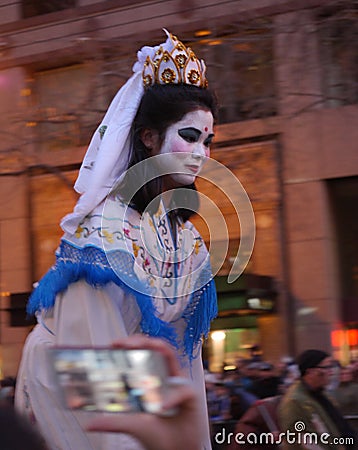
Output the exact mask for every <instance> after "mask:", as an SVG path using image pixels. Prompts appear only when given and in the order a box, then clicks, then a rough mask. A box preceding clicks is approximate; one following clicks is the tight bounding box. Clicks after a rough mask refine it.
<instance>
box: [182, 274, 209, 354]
mask: <svg viewBox="0 0 358 450" xmlns="http://www.w3.org/2000/svg"><path fill="white" fill-rule="evenodd" d="M217 314H218V309H217V295H216V286H215V282H214V280H213V279H212V280H211V281H210V282H209V283H208V284H206V285H205V286H203V287H202V288H200V289H199V290H197V291H196V292H194V293H193V295H192V298H191V300H190V302H189V304H188V306H187V307H186V308H185V311H184V313H183V316H182V317H183V318H184V319H185V321H186V323H187V327H186V330H185V334H184V353H185V354H186V355H189V359H190V360H191V359H193V358H195V354H194V352H195V349H196V347H197V345H198V344H199V342H200V341H201V339H202V337H203V336H204V337H207V336H208V333H209V330H210V322H211V321H212V320H213V319H215V317H216V316H217Z"/></svg>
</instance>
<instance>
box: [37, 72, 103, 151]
mask: <svg viewBox="0 0 358 450" xmlns="http://www.w3.org/2000/svg"><path fill="white" fill-rule="evenodd" d="M96 79H97V78H96V74H94V73H93V71H91V70H90V69H89V67H87V65H86V64H83V65H80V64H79V65H74V66H69V67H64V68H60V69H53V70H46V71H42V72H37V73H35V74H34V78H33V82H32V86H31V88H32V89H31V92H32V93H33V97H32V103H33V105H34V106H33V108H32V111H36V113H35V114H34V117H33V118H32V122H31V123H32V124H33V125H36V132H37V139H38V141H39V143H40V148H41V150H43V151H46V152H48V151H56V150H62V149H64V148H70V147H74V146H79V145H85V144H87V143H88V142H89V140H90V138H91V135H92V133H93V132H94V130H95V128H96V126H97V125H98V123H99V121H100V120H101V117H102V115H103V114H102V112H103V111H102V109H101V98H102V103H103V101H104V99H103V95H101V92H100V90H98V88H97V85H96Z"/></svg>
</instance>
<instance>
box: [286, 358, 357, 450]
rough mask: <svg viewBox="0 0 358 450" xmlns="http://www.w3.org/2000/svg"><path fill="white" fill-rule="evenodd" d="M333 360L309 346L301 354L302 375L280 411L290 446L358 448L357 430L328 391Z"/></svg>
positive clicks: (300, 449)
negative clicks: (336, 405) (326, 388)
mask: <svg viewBox="0 0 358 450" xmlns="http://www.w3.org/2000/svg"><path fill="white" fill-rule="evenodd" d="M332 363H333V362H332V359H331V357H330V355H329V354H328V353H326V352H324V351H322V350H315V349H312V350H306V351H304V352H303V353H302V354H301V355H299V357H298V358H297V364H298V367H299V371H300V375H301V376H300V379H299V380H298V381H297V382H296V383H294V384H293V385H292V386H291V387H290V388H289V389H288V391H287V392H286V394H285V395H284V397H283V399H282V401H281V404H280V406H279V411H278V418H279V423H280V429H281V431H282V432H284V433H286V436H285V438H286V445H287V447H286V448H287V449H292V450H303V449H307V450H318V449H331V450H344V449H353V448H357V447H356V445H357V440H356V437H355V436H354V432H353V430H352V429H351V428H350V426H349V425H348V423H347V422H346V421H345V420H344V418H343V417H342V415H341V414H340V412H339V411H338V410H337V408H336V407H335V406H334V405H333V404H332V402H331V401H330V400H329V399H328V398H327V397H326V395H325V394H324V388H325V387H326V386H327V384H328V382H329V377H330V369H331V368H332V367H333V364H332ZM288 432H290V433H289V434H288ZM340 438H343V439H340ZM348 438H350V441H348ZM353 440H354V441H353ZM349 442H350V444H351V445H349ZM352 442H353V445H352Z"/></svg>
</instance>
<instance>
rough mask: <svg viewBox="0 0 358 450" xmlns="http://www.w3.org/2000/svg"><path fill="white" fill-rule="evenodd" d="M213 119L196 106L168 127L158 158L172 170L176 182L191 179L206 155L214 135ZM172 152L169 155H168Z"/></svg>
mask: <svg viewBox="0 0 358 450" xmlns="http://www.w3.org/2000/svg"><path fill="white" fill-rule="evenodd" d="M213 125H214V119H213V115H212V114H211V112H210V111H207V110H203V109H198V110H196V111H192V112H189V113H188V114H186V115H185V116H184V117H183V118H182V120H180V121H179V122H176V123H175V124H173V125H171V126H170V127H168V129H167V131H166V134H165V139H164V142H163V145H162V147H161V149H160V155H168V156H166V157H165V158H159V163H160V165H161V167H162V168H163V169H165V170H167V171H169V172H170V173H171V175H170V178H171V180H172V181H174V183H175V184H176V185H181V186H185V185H189V184H192V183H194V181H195V178H196V176H197V175H198V173H199V172H200V170H201V168H202V166H203V164H204V162H205V160H206V158H208V157H209V156H210V144H211V141H212V139H213V137H214V132H213ZM169 155H171V156H169Z"/></svg>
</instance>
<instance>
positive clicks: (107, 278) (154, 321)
mask: <svg viewBox="0 0 358 450" xmlns="http://www.w3.org/2000/svg"><path fill="white" fill-rule="evenodd" d="M117 252H118V257H117V258H116V259H117V261H120V264H121V266H122V267H121V268H120V269H121V270H120V272H121V274H125V276H126V277H127V279H128V280H129V279H130V283H129V284H130V286H129V285H128V284H126V283H125V281H124V280H123V277H122V278H119V277H118V275H117V274H116V272H115V271H113V269H112V268H111V266H110V264H109V262H108V260H107V256H106V254H105V252H104V251H102V250H101V249H99V248H98V247H93V246H86V247H83V248H78V247H75V246H73V245H72V244H70V243H68V242H66V241H64V240H62V241H61V244H60V247H59V249H58V251H57V253H56V264H55V265H54V266H53V267H52V268H51V269H50V270H49V271H48V272H47V274H46V275H45V276H44V277H43V278H42V279H41V280H40V282H39V284H38V286H37V288H36V289H35V290H34V292H33V293H32V295H31V297H30V299H29V303H28V306H27V311H28V313H29V314H35V313H36V312H38V311H41V310H48V309H51V308H53V306H54V304H55V301H56V296H57V295H58V294H60V293H62V292H64V291H65V290H66V289H67V288H68V286H69V285H70V284H72V283H75V282H77V281H79V280H84V281H86V283H88V284H89V285H90V286H92V287H94V288H101V287H103V286H105V285H106V284H107V283H109V282H113V283H114V284H116V285H117V286H119V287H120V288H122V289H124V290H125V292H127V293H128V294H130V295H132V296H133V297H134V299H135V300H136V302H137V305H138V307H139V309H140V311H141V314H142V318H141V322H140V326H141V329H142V332H143V333H145V334H148V335H150V336H154V337H161V338H163V339H165V340H167V341H168V342H169V343H171V344H172V345H173V346H175V347H176V348H178V349H182V351H183V353H184V354H185V355H187V356H188V357H189V359H190V360H191V359H193V358H195V357H196V355H195V354H194V353H195V350H196V348H197V345H198V344H199V343H200V341H201V339H202V336H203V335H204V336H206V335H207V334H208V332H209V328H210V322H211V320H212V319H213V318H214V317H215V316H216V314H217V306H216V305H217V303H216V289H215V283H214V281H213V280H211V281H210V282H209V283H207V284H206V285H205V286H203V287H201V288H200V289H198V290H197V291H195V292H194V293H193V294H192V295H191V298H190V300H189V302H188V305H187V307H186V308H185V310H184V312H183V314H182V318H183V319H184V320H185V321H186V323H187V328H186V331H185V334H184V338H183V342H178V336H177V335H176V332H175V330H174V327H173V326H172V325H171V324H170V323H167V322H165V321H163V320H161V319H159V318H158V317H157V316H156V307H155V304H154V301H153V297H152V296H151V295H150V287H149V286H148V288H147V289H143V282H142V281H140V280H139V279H138V278H137V277H136V275H135V273H134V271H133V264H134V258H133V255H131V254H129V253H127V252H125V251H122V250H118V251H117ZM117 269H118V268H117ZM208 270H209V269H208ZM203 272H205V271H203ZM206 275H207V274H206ZM203 276H205V274H203ZM136 283H137V284H138V290H136V289H135V285H136ZM133 286H134V287H133ZM143 290H147V292H148V293H143Z"/></svg>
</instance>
